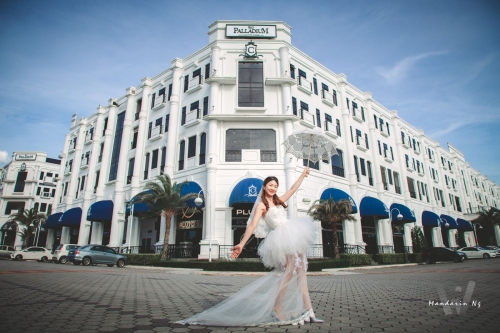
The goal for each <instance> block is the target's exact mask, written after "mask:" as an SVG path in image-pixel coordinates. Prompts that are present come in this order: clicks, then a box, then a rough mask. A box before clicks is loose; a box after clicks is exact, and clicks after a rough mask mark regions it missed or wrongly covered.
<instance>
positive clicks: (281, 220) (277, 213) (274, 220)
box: [264, 205, 288, 230]
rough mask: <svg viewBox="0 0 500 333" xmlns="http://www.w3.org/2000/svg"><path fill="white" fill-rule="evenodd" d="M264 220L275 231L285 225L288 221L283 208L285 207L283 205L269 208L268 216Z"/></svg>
mask: <svg viewBox="0 0 500 333" xmlns="http://www.w3.org/2000/svg"><path fill="white" fill-rule="evenodd" d="M264 220H265V221H266V223H267V225H268V226H269V227H270V228H271V229H273V230H274V229H276V228H277V227H279V226H280V225H283V224H285V223H286V221H287V220H288V219H287V216H286V211H285V208H283V206H281V205H279V206H273V207H271V208H269V210H268V211H267V213H266V216H265V217H264Z"/></svg>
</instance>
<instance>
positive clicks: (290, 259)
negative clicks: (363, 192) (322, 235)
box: [177, 168, 323, 326]
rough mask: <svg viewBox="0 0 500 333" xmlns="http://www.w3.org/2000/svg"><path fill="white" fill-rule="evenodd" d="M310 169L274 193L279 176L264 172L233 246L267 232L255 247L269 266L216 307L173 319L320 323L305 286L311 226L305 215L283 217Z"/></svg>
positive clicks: (218, 322) (254, 323)
mask: <svg viewBox="0 0 500 333" xmlns="http://www.w3.org/2000/svg"><path fill="white" fill-rule="evenodd" d="M308 174H309V168H306V169H305V170H304V172H303V173H302V175H301V176H300V177H299V179H298V180H297V181H296V182H295V183H294V184H293V186H292V187H291V188H290V190H288V192H286V193H285V194H284V195H282V196H281V197H278V196H277V194H276V192H277V190H278V179H277V178H276V177H267V178H266V179H265V180H264V183H263V185H262V190H261V192H260V195H259V196H258V199H257V201H256V202H255V205H254V207H253V209H252V213H251V214H250V218H249V220H248V223H247V224H248V225H247V229H246V231H245V234H244V235H243V238H242V239H241V242H240V243H239V244H238V245H236V246H234V247H233V249H232V250H233V253H232V254H231V258H232V259H234V258H236V257H238V256H239V255H240V253H241V251H242V249H243V246H244V245H245V244H246V242H247V241H248V239H249V238H250V237H251V235H252V234H255V236H256V237H258V238H263V237H266V236H267V237H266V239H265V240H264V241H263V242H261V244H260V245H259V248H258V254H259V256H260V257H261V258H262V263H263V264H264V265H265V266H266V267H268V268H272V269H273V270H272V271H271V272H270V273H269V274H267V275H265V276H263V277H261V278H259V279H257V280H256V281H254V282H252V283H250V284H249V285H248V286H246V287H244V288H243V289H241V290H240V291H238V292H237V293H235V294H233V295H232V296H230V297H229V298H227V299H226V300H224V301H222V302H221V303H219V304H217V305H216V306H214V307H212V308H210V309H207V310H205V311H204V312H201V313H199V314H197V315H195V316H193V317H190V318H187V319H184V320H181V321H179V322H177V323H180V324H192V325H210V326H268V325H289V324H292V325H297V324H304V322H323V320H321V319H319V318H316V317H315V315H314V311H313V309H312V305H311V299H310V297H309V290H308V288H307V279H306V273H307V257H306V253H307V249H308V248H309V247H310V245H311V244H312V242H313V241H314V240H315V234H316V227H315V226H314V224H313V223H312V222H311V220H310V219H309V218H308V217H302V218H292V219H288V218H287V216H286V211H285V208H286V207H287V206H286V204H285V201H287V200H288V199H289V198H290V197H291V196H292V195H293V194H294V193H295V191H297V190H298V188H299V186H300V184H301V183H302V180H303V179H304V178H305V177H307V175H308Z"/></svg>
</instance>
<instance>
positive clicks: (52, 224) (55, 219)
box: [42, 213, 63, 229]
mask: <svg viewBox="0 0 500 333" xmlns="http://www.w3.org/2000/svg"><path fill="white" fill-rule="evenodd" d="M62 214H63V213H55V214H52V215H50V216H49V217H47V219H46V220H45V223H42V228H44V229H54V228H57V227H60V226H61V225H60V224H59V219H60V218H61V216H62Z"/></svg>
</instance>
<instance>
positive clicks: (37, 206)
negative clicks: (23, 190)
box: [33, 202, 40, 212]
mask: <svg viewBox="0 0 500 333" xmlns="http://www.w3.org/2000/svg"><path fill="white" fill-rule="evenodd" d="M39 207H40V203H38V202H35V205H34V206H33V209H34V210H35V211H37V212H38V211H39V210H38V208H39Z"/></svg>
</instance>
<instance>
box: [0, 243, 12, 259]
mask: <svg viewBox="0 0 500 333" xmlns="http://www.w3.org/2000/svg"><path fill="white" fill-rule="evenodd" d="M14 252H16V249H15V248H13V247H12V246H9V245H0V258H4V259H10V257H11V256H12V253H14Z"/></svg>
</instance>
